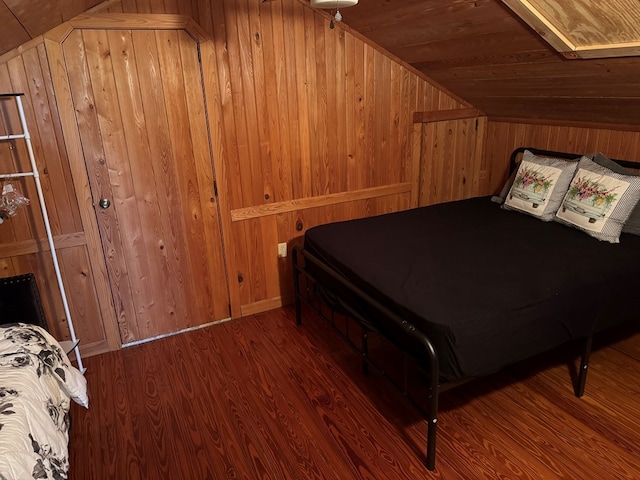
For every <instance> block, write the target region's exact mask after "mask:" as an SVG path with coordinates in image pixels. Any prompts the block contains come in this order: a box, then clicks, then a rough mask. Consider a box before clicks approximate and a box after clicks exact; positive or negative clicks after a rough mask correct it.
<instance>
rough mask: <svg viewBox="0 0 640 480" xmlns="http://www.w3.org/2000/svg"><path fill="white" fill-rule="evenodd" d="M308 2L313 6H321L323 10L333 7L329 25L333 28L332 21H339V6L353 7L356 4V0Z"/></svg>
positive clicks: (340, 18) (317, 0) (313, 0)
mask: <svg viewBox="0 0 640 480" xmlns="http://www.w3.org/2000/svg"><path fill="white" fill-rule="evenodd" d="M310 4H311V6H312V7H313V8H323V9H325V10H333V9H335V11H336V13H335V14H334V15H333V18H332V19H331V23H330V24H329V26H330V27H331V28H333V21H334V20H335V21H336V22H341V21H342V14H341V13H340V9H341V8H347V7H353V6H354V5H357V4H358V0H310Z"/></svg>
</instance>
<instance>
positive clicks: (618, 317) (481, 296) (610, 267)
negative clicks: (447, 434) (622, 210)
mask: <svg viewBox="0 0 640 480" xmlns="http://www.w3.org/2000/svg"><path fill="white" fill-rule="evenodd" d="M304 247H305V250H307V251H308V252H310V253H311V254H313V255H314V256H316V257H318V258H319V259H321V260H322V261H323V262H324V263H326V264H328V265H329V266H331V267H332V268H333V269H335V270H336V271H337V272H339V273H340V274H341V275H343V276H345V277H346V278H348V279H349V280H350V281H351V282H353V283H354V284H355V285H356V286H357V287H359V288H360V289H362V290H364V291H365V292H366V293H368V294H370V295H372V296H374V298H376V299H380V300H381V301H383V302H384V304H385V305H387V306H388V307H389V308H390V309H391V310H392V311H394V312H395V313H397V314H399V315H401V316H402V318H403V319H405V320H407V321H409V322H411V323H412V324H413V325H415V327H416V328H417V329H419V330H421V331H422V332H424V333H425V334H426V335H427V336H428V337H429V338H430V340H431V341H432V343H433V344H434V346H435V348H436V351H437V353H438V357H439V361H440V372H441V378H442V380H443V381H451V380H454V379H458V378H464V377H471V376H478V375H485V374H488V373H491V372H494V371H496V370H499V369H500V368H502V367H504V366H506V365H508V364H511V363H514V362H516V361H518V360H521V359H524V358H528V357H530V356H533V355H535V354H538V353H540V352H543V351H546V350H549V349H551V348H554V347H556V346H558V345H561V344H563V343H566V342H568V341H571V340H573V339H578V338H585V337H587V336H589V335H590V334H592V333H594V332H596V331H598V330H600V329H604V328H607V327H609V326H611V325H613V324H617V323H620V322H622V321H625V320H629V319H632V318H639V319H640V296H639V295H638V293H637V292H638V291H640V237H638V236H634V235H629V234H623V235H622V236H621V238H620V243H619V244H611V243H608V242H600V241H598V240H596V239H594V238H592V237H590V236H589V235H587V234H585V233H583V232H581V231H578V230H576V229H572V228H570V227H567V226H564V225H561V224H559V223H555V222H542V221H540V220H538V219H536V218H533V217H530V216H527V215H524V214H522V213H518V212H512V211H506V210H503V209H501V208H500V206H499V205H498V204H496V203H494V202H491V200H490V198H489V197H481V198H474V199H469V200H462V201H456V202H449V203H444V204H439V205H432V206H429V207H422V208H416V209H412V210H407V211H402V212H397V213H392V214H387V215H381V216H376V217H369V218H363V219H357V220H350V221H346V222H337V223H332V224H327V225H321V226H317V227H314V228H311V229H309V230H308V231H307V232H306V234H305V241H304ZM322 283H323V284H324V287H323V288H327V289H328V290H329V291H331V290H332V289H334V290H340V289H339V287H337V286H335V285H334V286H332V285H331V284H330V280H328V279H323V280H322ZM342 294H343V295H342V296H343V301H346V302H347V303H349V304H350V305H351V307H352V308H357V309H358V310H359V311H360V312H361V314H362V316H364V317H368V321H370V322H371V324H372V325H374V326H375V327H376V329H378V330H379V331H381V333H383V334H385V335H387V336H389V337H391V338H392V339H393V340H394V341H396V343H400V344H401V345H402V347H403V348H406V349H409V350H410V353H412V354H414V355H415V356H417V357H418V358H421V355H422V356H424V354H423V352H421V351H420V346H418V345H417V344H415V343H413V342H412V341H411V340H408V339H406V338H404V337H403V335H402V332H400V331H398V329H395V327H394V326H393V325H392V324H390V323H389V322H385V319H384V318H383V317H382V316H380V315H379V314H377V313H376V312H375V311H373V310H371V309H370V308H368V307H367V305H366V304H363V303H361V302H359V301H358V300H356V299H354V298H351V299H349V298H348V297H345V295H347V294H346V293H345V292H342Z"/></svg>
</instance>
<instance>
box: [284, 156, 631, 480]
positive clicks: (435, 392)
mask: <svg viewBox="0 0 640 480" xmlns="http://www.w3.org/2000/svg"><path fill="white" fill-rule="evenodd" d="M525 150H530V151H531V152H532V153H535V154H538V155H550V156H555V157H561V158H568V159H574V158H578V157H580V156H581V155H580V154H572V153H567V152H554V151H549V150H540V149H536V148H525V147H520V148H517V149H516V150H514V151H513V153H512V154H511V157H510V166H511V170H514V169H515V166H516V159H517V157H518V155H520V154H522V153H523V152H524V151H525ZM615 161H616V162H617V163H619V164H620V165H622V166H624V167H629V168H636V169H637V168H638V164H637V163H633V162H629V161H624V160H615ZM292 260H293V282H294V298H295V312H296V323H297V324H298V325H300V324H301V323H302V302H303V301H304V302H305V303H306V304H308V305H310V306H311V307H312V308H313V309H314V310H315V312H316V313H317V314H318V315H319V316H320V317H321V318H323V319H324V320H325V321H327V323H329V324H330V325H331V326H332V328H333V329H334V330H335V331H337V332H338V333H339V334H340V336H342V338H343V339H345V340H346V341H347V343H348V344H349V346H350V347H352V348H353V349H355V350H357V351H358V352H359V353H360V355H361V357H362V369H363V373H364V374H367V373H368V372H369V366H372V367H373V368H374V369H375V370H376V371H377V372H378V373H379V374H380V375H381V376H383V377H384V378H386V379H387V380H388V381H389V382H390V383H391V384H392V385H393V386H394V387H395V388H396V389H397V390H399V391H400V393H401V394H402V395H403V396H404V397H405V398H406V399H407V400H408V401H409V402H410V403H411V404H412V405H413V406H414V407H415V408H416V409H417V410H418V411H419V412H420V413H421V414H423V415H424V416H425V417H426V419H427V444H426V459H425V463H426V466H427V468H428V469H429V470H434V469H435V459H436V433H437V422H438V400H439V395H440V393H442V392H444V391H446V390H448V389H450V388H453V387H455V386H457V385H460V384H462V383H465V382H467V381H469V380H473V378H475V377H473V378H463V379H460V380H458V381H455V382H449V383H444V384H441V383H440V375H439V361H438V353H437V351H436V349H435V347H434V345H433V343H432V342H431V340H430V339H429V338H428V337H427V336H426V335H425V334H424V333H423V332H421V331H420V330H418V329H417V328H416V327H415V325H413V324H412V323H411V322H409V321H407V320H405V319H404V318H402V317H401V316H400V315H398V314H397V313H395V312H394V311H392V310H391V309H389V308H388V307H387V306H385V305H384V304H383V303H381V302H380V301H378V300H377V299H375V298H373V297H372V296H371V295H369V294H368V293H366V292H364V291H363V290H362V289H360V288H359V287H358V286H356V285H355V284H353V283H352V282H351V281H349V280H348V279H346V278H345V277H343V276H342V275H340V274H339V273H337V272H336V271H335V270H333V269H332V268H331V267H329V266H328V265H326V264H325V263H324V262H322V261H321V260H320V259H318V258H317V257H316V256H315V255H313V254H312V253H310V252H308V251H307V250H305V249H304V247H303V246H301V245H297V246H295V247H294V248H293V251H292ZM307 265H312V266H313V268H312V269H309V268H306V266H307ZM311 270H316V271H318V270H319V271H321V272H322V274H323V275H328V276H329V277H330V278H331V280H332V281H334V282H336V283H337V284H339V285H340V286H341V287H343V288H345V289H347V291H348V292H349V293H350V294H352V295H354V297H355V298H357V299H358V300H361V301H363V302H365V303H366V305H367V306H368V307H371V308H373V309H374V310H375V311H376V312H377V313H378V314H380V315H382V316H384V318H385V320H388V321H390V322H392V323H393V324H394V325H395V326H396V327H399V328H400V330H401V331H402V332H403V333H406V334H407V335H408V336H409V337H410V338H412V339H414V340H416V341H417V342H419V344H420V345H421V346H422V347H423V349H424V354H425V356H426V357H427V360H428V363H427V365H428V370H427V369H424V368H421V367H420V364H421V363H422V362H418V366H419V367H420V368H421V370H422V371H423V372H424V373H425V374H426V376H427V379H428V380H427V382H428V385H427V387H428V399H427V400H428V401H427V408H426V410H425V409H424V408H423V407H422V406H421V405H420V404H419V403H417V402H416V401H415V400H414V399H412V398H411V396H410V395H409V392H408V388H407V368H406V359H407V357H409V356H410V355H409V354H408V353H407V352H405V351H404V350H403V348H402V346H401V345H399V344H398V343H397V342H394V341H393V339H391V338H389V337H387V336H385V335H383V334H382V333H380V332H379V330H378V329H376V328H375V327H374V326H373V325H372V323H371V322H369V321H367V319H366V318H363V317H362V315H361V314H360V312H359V311H358V309H357V308H356V307H354V306H351V305H350V304H349V303H347V302H346V301H345V300H344V299H342V301H341V303H340V308H341V309H344V310H346V312H347V314H348V315H349V318H351V319H352V320H354V321H356V322H357V323H358V324H359V325H360V327H361V332H362V334H361V347H360V349H358V347H357V345H355V344H354V343H353V342H352V341H351V339H350V337H349V333H348V326H347V332H346V334H345V333H343V332H342V331H341V330H340V329H338V328H337V326H336V324H335V322H334V318H333V315H334V309H333V307H331V306H329V307H330V308H331V316H330V317H327V316H326V315H325V314H324V313H323V312H322V309H321V308H320V307H321V304H322V302H323V300H322V299H321V298H320V295H317V294H315V293H317V286H318V285H322V282H321V281H319V280H318V278H317V277H316V276H314V275H313V273H312V271H311ZM301 275H304V276H305V277H306V278H307V279H309V280H311V287H312V288H310V284H309V282H306V288H305V289H304V292H301V290H300V288H301V281H300V280H301ZM323 288H325V289H326V288H327V287H326V285H323ZM314 299H317V303H318V305H317V306H316V305H314V303H313V300H314ZM325 304H326V302H325ZM347 321H349V320H347ZM370 333H374V334H378V335H380V336H381V337H382V338H385V340H387V341H388V342H389V343H391V344H392V345H394V346H395V347H396V348H397V349H398V351H399V352H401V353H402V354H403V358H404V359H405V362H404V368H403V378H404V381H403V385H398V383H397V382H395V381H394V380H393V379H391V378H390V377H388V376H387V375H386V373H385V371H384V369H383V368H381V367H380V366H378V365H377V364H376V363H375V362H373V361H372V360H371V359H370V358H369V352H368V337H369V334H370ZM592 345H593V334H592V335H590V336H588V337H587V338H585V339H584V344H583V347H582V354H581V358H580V366H579V370H578V376H577V378H576V381H575V383H574V393H575V395H576V397H581V396H583V395H584V391H585V386H586V380H587V370H588V366H589V357H590V354H591V349H592ZM421 360H424V359H421Z"/></svg>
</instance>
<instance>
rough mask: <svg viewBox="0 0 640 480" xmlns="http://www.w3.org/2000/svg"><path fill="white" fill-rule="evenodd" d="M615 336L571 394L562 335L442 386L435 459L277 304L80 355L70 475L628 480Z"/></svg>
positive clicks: (339, 352) (635, 350) (638, 345)
mask: <svg viewBox="0 0 640 480" xmlns="http://www.w3.org/2000/svg"><path fill="white" fill-rule="evenodd" d="M616 335H617V336H616ZM616 335H611V336H609V337H607V338H606V339H605V340H604V341H603V342H600V343H598V344H597V345H596V348H595V350H594V352H593V354H592V357H591V363H590V368H589V376H588V380H587V390H586V394H585V396H584V397H582V398H580V399H579V398H576V397H575V396H574V395H573V390H572V385H571V381H570V372H571V369H572V368H574V369H575V362H576V361H577V357H578V355H577V351H578V350H577V349H576V348H575V347H574V346H568V347H563V348H561V349H558V350H556V351H554V352H549V354H546V355H543V356H541V357H536V358H534V359H530V360H527V361H525V362H521V363H519V364H517V365H514V366H512V367H509V368H507V369H505V370H504V371H502V372H499V373H497V374H494V375H491V376H488V377H485V378H482V379H477V380H474V381H472V382H469V383H467V384H465V385H462V386H459V387H456V388H454V389H452V390H450V391H447V392H445V393H444V394H443V395H442V396H441V401H440V408H441V411H440V416H439V421H438V425H439V431H438V447H437V448H438V455H437V460H436V470H435V471H433V472H430V471H428V470H427V469H426V467H425V466H424V463H423V458H424V448H425V439H426V424H425V421H424V420H423V419H422V417H421V415H420V414H419V413H418V412H417V411H416V410H415V409H414V408H413V407H411V406H410V404H409V403H408V402H407V401H406V399H404V398H402V396H401V395H400V394H399V393H397V392H396V391H395V390H394V389H392V388H391V387H390V386H389V385H388V384H387V383H386V382H384V381H383V380H382V379H381V378H380V377H379V376H378V375H377V374H375V373H372V374H370V375H368V376H365V375H363V374H362V372H361V368H360V358H359V356H358V354H357V353H356V352H354V351H353V350H351V349H350V348H348V347H347V345H346V343H345V342H343V341H342V339H340V338H339V337H338V336H337V335H336V334H335V333H334V332H332V331H331V330H330V329H329V328H327V327H326V325H324V324H323V323H322V322H321V321H320V320H319V319H317V318H316V317H315V316H314V315H313V314H312V313H311V312H308V313H306V314H305V318H304V323H303V325H302V326H300V327H298V326H296V325H295V320H294V313H293V309H292V308H290V307H285V308H281V309H278V310H273V311H270V312H266V313H263V314H259V315H252V316H249V317H246V318H243V319H240V320H234V321H230V322H226V323H223V324H219V325H215V326H211V327H207V328H204V329H201V330H196V331H192V332H188V333H183V334H179V335H175V336H172V337H167V338H164V339H160V340H155V341H153V342H149V343H146V344H142V345H138V346H134V347H129V348H126V349H123V350H120V351H116V352H110V353H107V354H103V355H99V356H95V357H90V358H87V359H86V360H85V364H86V365H85V366H86V367H87V373H86V377H87V381H88V385H89V395H90V402H91V403H90V408H89V409H88V410H85V409H83V408H81V407H78V406H77V405H75V404H74V405H73V407H72V411H71V415H72V425H71V438H70V478H71V479H78V480H86V479H246V480H258V479H260V480H268V479H273V480H287V479H292V480H306V479H327V480H329V479H331V480H334V479H335V480H350V479H367V480H373V479H375V480H403V479H431V478H433V479H455V480H458V479H470V480H471V479H474V480H475V479H532V480H533V479H536V480H538V479H638V478H640V375H639V373H640V334H638V333H637V332H635V333H634V332H633V331H624V332H622V333H618V334H616ZM374 350H375V348H374ZM380 351H381V352H382V351H383V350H380ZM382 356H387V353H384V354H382ZM389 363H390V364H393V361H391V360H390V361H389Z"/></svg>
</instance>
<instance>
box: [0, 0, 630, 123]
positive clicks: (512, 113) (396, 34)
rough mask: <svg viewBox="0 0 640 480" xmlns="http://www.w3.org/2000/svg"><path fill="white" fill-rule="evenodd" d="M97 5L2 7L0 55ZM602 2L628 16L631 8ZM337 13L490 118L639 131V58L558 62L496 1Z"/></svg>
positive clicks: (391, 2)
mask: <svg viewBox="0 0 640 480" xmlns="http://www.w3.org/2000/svg"><path fill="white" fill-rule="evenodd" d="M202 1H203V2H204V1H205V0H202ZM209 1H211V2H215V1H216V0H209ZM247 1H264V0H247ZM270 1H281V0H270ZM301 1H305V2H306V1H307V0H301ZM566 1H567V3H574V2H575V1H577V0H574V1H573V2H571V1H570V0H566ZM98 3H100V2H99V1H97V0H49V1H38V0H3V1H2V2H0V24H1V25H2V29H0V54H2V53H4V52H6V51H8V50H10V49H12V48H15V47H17V46H18V45H20V44H22V43H24V42H25V41H28V40H29V39H30V38H33V37H35V36H37V35H40V34H41V33H44V32H45V31H47V30H48V29H50V28H52V27H54V26H55V25H57V24H59V23H61V22H63V21H64V20H66V19H68V18H70V17H72V16H73V15H75V14H77V13H80V12H82V11H85V10H87V9H89V8H91V7H93V6H95V5H96V4H98ZM512 3H513V2H512ZM606 3H607V5H609V6H612V7H617V8H618V9H619V10H620V11H622V12H629V13H632V10H631V9H634V8H635V9H636V11H635V15H637V14H638V12H637V10H638V7H637V6H635V7H634V3H635V2H629V0H612V1H610V2H606ZM342 15H343V17H344V23H345V24H346V25H348V26H349V27H350V28H351V29H353V30H355V31H357V32H359V33H360V34H362V35H363V36H365V37H367V38H368V39H370V40H371V41H372V42H374V43H376V44H378V45H379V46H381V47H383V48H384V49H386V50H388V51H389V52H391V53H393V54H394V55H396V56H397V57H399V58H400V59H401V60H403V61H404V62H406V63H408V64H410V65H412V66H413V67H415V68H416V69H418V70H420V71H421V72H423V73H424V74H425V75H426V76H428V77H429V78H431V79H432V80H434V81H435V82H437V83H439V84H440V85H441V86H443V87H444V88H446V89H448V90H449V91H451V92H452V93H454V94H456V95H457V96H459V97H460V98H462V99H464V100H466V101H467V102H469V103H470V104H472V105H473V106H475V107H477V108H479V109H480V110H482V111H483V112H485V113H486V114H487V115H489V116H490V117H493V118H529V119H551V120H564V121H568V122H596V123H613V124H622V125H640V75H638V72H640V57H638V56H630V57H621V58H598V59H568V58H565V56H563V55H562V54H560V53H558V52H557V51H556V50H555V49H554V48H552V47H551V46H550V45H549V44H548V43H547V42H546V41H545V40H544V39H543V38H542V37H541V36H540V35H539V34H538V33H537V32H536V31H534V30H533V28H531V27H530V26H529V25H527V24H526V23H525V22H524V21H522V20H521V19H520V18H519V17H518V15H516V14H515V13H514V12H513V11H512V10H511V9H510V8H509V7H507V6H506V5H505V4H504V3H503V2H502V1H501V0H360V3H359V4H358V5H357V6H355V7H352V8H345V9H343V11H342ZM633 18H635V17H633ZM583 27H584V25H576V26H575V30H576V31H579V30H580V28H583ZM569 28H572V27H571V25H570V24H569ZM601 36H602V37H603V38H606V37H607V35H606V34H603V35H601Z"/></svg>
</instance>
